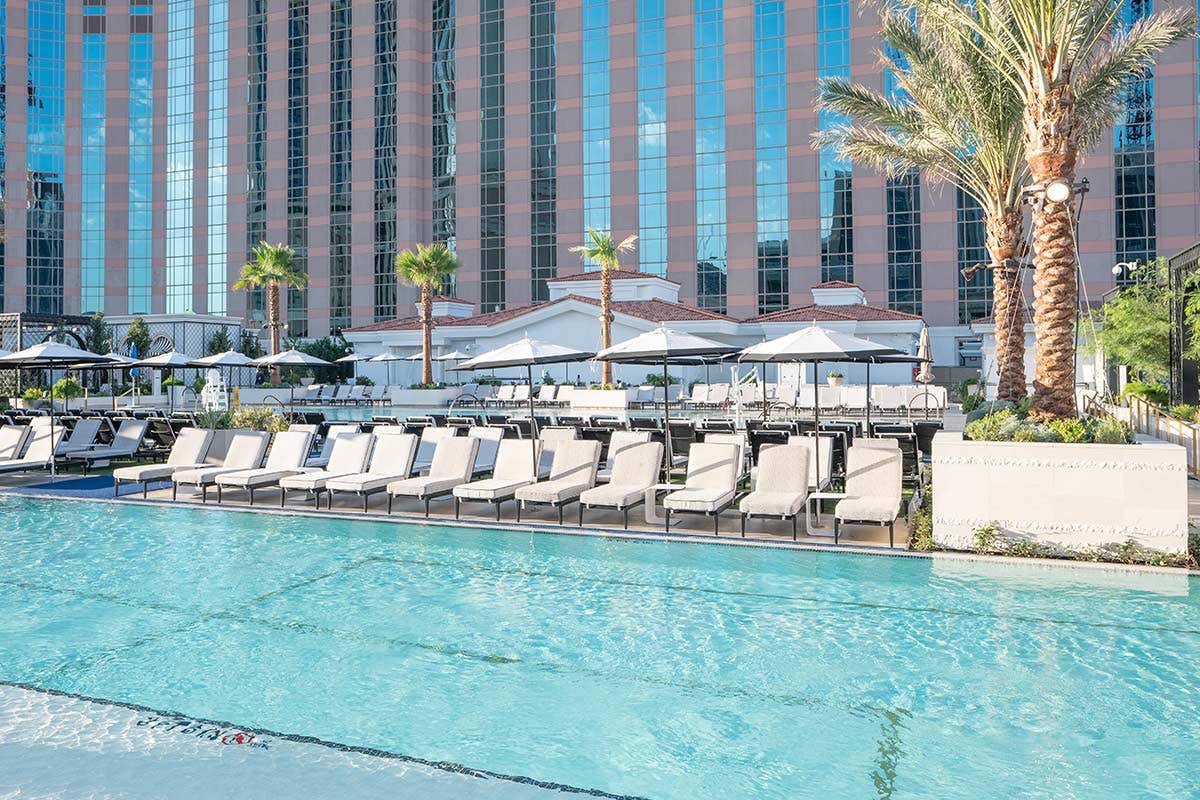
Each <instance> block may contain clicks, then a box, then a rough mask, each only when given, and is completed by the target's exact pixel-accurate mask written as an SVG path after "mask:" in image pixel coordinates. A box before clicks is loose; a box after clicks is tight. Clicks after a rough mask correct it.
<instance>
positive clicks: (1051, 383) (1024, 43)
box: [911, 0, 1196, 419]
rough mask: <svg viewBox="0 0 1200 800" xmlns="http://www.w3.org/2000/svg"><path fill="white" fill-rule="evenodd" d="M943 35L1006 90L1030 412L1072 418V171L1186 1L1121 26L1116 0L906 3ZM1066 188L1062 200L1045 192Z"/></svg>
mask: <svg viewBox="0 0 1200 800" xmlns="http://www.w3.org/2000/svg"><path fill="white" fill-rule="evenodd" d="M911 2H912V5H913V6H914V7H915V9H916V12H917V14H918V15H924V16H926V17H927V18H928V19H929V20H931V21H932V23H933V24H934V25H936V26H938V27H939V28H941V30H942V31H943V33H944V35H946V36H958V37H964V36H965V40H966V41H967V42H968V43H969V44H970V46H972V47H973V48H975V50H976V51H977V52H978V53H979V55H980V56H981V57H983V58H985V59H987V60H988V61H989V62H991V63H992V64H994V65H996V70H997V72H998V74H1000V75H1003V76H1005V77H1006V79H1007V80H1008V81H1009V82H1010V83H1011V84H1012V85H1013V86H1014V87H1015V88H1016V90H1017V93H1018V94H1019V96H1020V98H1021V103H1022V106H1023V112H1022V130H1023V134H1024V145H1025V160H1026V163H1027V164H1028V165H1029V170H1030V173H1031V176H1032V180H1033V187H1034V190H1033V191H1034V193H1035V197H1034V200H1035V203H1034V206H1033V251H1034V252H1033V266H1034V289H1033V294H1034V309H1033V311H1034V330H1035V336H1036V340H1037V368H1036V371H1035V374H1034V415H1035V416H1036V417H1038V418H1042V419H1053V418H1057V417H1072V416H1075V413H1076V410H1075V323H1076V318H1077V302H1078V284H1077V274H1076V269H1077V263H1078V254H1077V253H1076V248H1075V241H1074V237H1075V219H1074V211H1073V209H1072V197H1071V194H1073V189H1071V188H1070V187H1073V186H1074V183H1075V170H1076V167H1077V165H1078V162H1079V158H1080V156H1081V155H1084V154H1086V153H1087V152H1088V151H1089V150H1090V149H1091V148H1092V147H1093V146H1094V145H1095V144H1096V143H1097V142H1098V141H1099V140H1100V138H1101V137H1102V136H1104V135H1105V134H1106V133H1107V131H1108V130H1109V129H1110V128H1111V127H1112V125H1113V124H1114V123H1115V122H1116V121H1117V119H1118V118H1119V116H1120V114H1121V113H1122V112H1123V111H1124V108H1125V102H1124V101H1125V97H1126V92H1127V87H1128V83H1129V81H1130V80H1131V79H1134V78H1137V77H1140V76H1142V75H1144V74H1146V73H1147V72H1149V71H1150V70H1151V69H1152V68H1153V66H1154V62H1155V60H1156V59H1157V58H1158V56H1159V55H1160V54H1161V53H1162V51H1163V50H1164V49H1165V48H1167V47H1168V46H1170V45H1171V44H1173V43H1174V42H1177V41H1180V40H1182V39H1186V38H1191V37H1192V36H1194V35H1195V30H1196V14H1195V11H1194V9H1192V8H1184V7H1174V8H1169V9H1167V10H1165V11H1161V12H1158V13H1156V14H1152V15H1149V16H1147V17H1146V18H1144V19H1142V20H1140V21H1138V22H1136V23H1134V24H1133V25H1131V26H1129V27H1128V28H1126V27H1125V26H1124V25H1123V23H1122V21H1121V19H1120V16H1119V12H1120V10H1121V6H1122V0H976V2H973V3H963V2H962V1H961V0H911ZM1052 186H1054V187H1055V188H1056V189H1061V188H1063V187H1068V190H1067V191H1065V192H1063V193H1062V194H1061V195H1060V194H1058V192H1051V191H1047V189H1049V188H1050V187H1052Z"/></svg>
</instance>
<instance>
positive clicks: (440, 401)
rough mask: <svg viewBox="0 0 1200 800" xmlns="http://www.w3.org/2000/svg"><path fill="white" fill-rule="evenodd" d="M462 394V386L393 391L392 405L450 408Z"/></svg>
mask: <svg viewBox="0 0 1200 800" xmlns="http://www.w3.org/2000/svg"><path fill="white" fill-rule="evenodd" d="M460 394H462V387H461V386H447V387H446V388H445V389H392V405H394V406H416V407H419V408H434V407H440V406H448V405H450V403H451V401H453V400H454V398H456V397H458V396H459V395H460Z"/></svg>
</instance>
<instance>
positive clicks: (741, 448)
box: [704, 432, 750, 479]
mask: <svg viewBox="0 0 1200 800" xmlns="http://www.w3.org/2000/svg"><path fill="white" fill-rule="evenodd" d="M704 441H705V443H710V444H731V445H733V446H735V447H736V448H737V449H738V460H737V463H738V478H739V479H741V478H742V477H744V476H746V475H748V474H749V467H748V464H749V459H748V458H747V456H748V455H749V453H750V448H749V447H747V446H746V436H745V434H742V433H720V432H716V433H706V434H704Z"/></svg>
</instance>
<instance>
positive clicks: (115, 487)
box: [113, 478, 121, 497]
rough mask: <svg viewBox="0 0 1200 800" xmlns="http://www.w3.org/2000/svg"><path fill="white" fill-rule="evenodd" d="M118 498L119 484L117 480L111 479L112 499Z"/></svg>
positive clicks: (119, 492) (119, 493) (119, 494)
mask: <svg viewBox="0 0 1200 800" xmlns="http://www.w3.org/2000/svg"><path fill="white" fill-rule="evenodd" d="M120 496H121V482H120V481H119V480H117V479H116V478H113V497H120Z"/></svg>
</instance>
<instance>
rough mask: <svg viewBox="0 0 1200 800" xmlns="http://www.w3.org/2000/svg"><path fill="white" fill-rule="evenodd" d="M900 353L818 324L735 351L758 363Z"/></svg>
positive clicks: (853, 358)
mask: <svg viewBox="0 0 1200 800" xmlns="http://www.w3.org/2000/svg"><path fill="white" fill-rule="evenodd" d="M894 355H902V354H901V352H900V351H899V350H896V349H894V348H891V347H887V346H886V345H882V344H876V343H875V342H872V341H868V340H867V339H860V338H858V337H857V336H851V335H850V334H848V333H841V332H839V331H831V330H829V329H828V328H822V327H819V326H817V325H810V326H808V327H805V328H800V329H798V330H795V331H792V332H791V333H788V334H785V335H783V336H780V337H779V338H777V339H770V340H768V341H765V342H760V343H759V344H755V345H751V346H750V347H747V348H746V349H745V350H743V351H742V352H741V353H740V354H739V355H738V360H739V361H754V362H758V363H767V362H785V363H791V362H796V361H865V360H867V359H868V358H871V357H873V356H894Z"/></svg>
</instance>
